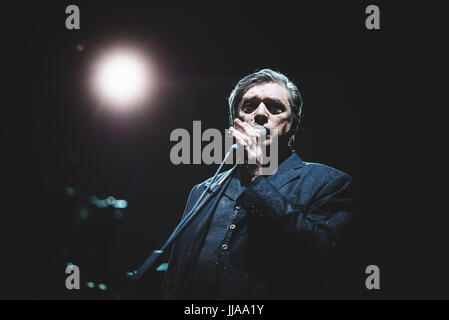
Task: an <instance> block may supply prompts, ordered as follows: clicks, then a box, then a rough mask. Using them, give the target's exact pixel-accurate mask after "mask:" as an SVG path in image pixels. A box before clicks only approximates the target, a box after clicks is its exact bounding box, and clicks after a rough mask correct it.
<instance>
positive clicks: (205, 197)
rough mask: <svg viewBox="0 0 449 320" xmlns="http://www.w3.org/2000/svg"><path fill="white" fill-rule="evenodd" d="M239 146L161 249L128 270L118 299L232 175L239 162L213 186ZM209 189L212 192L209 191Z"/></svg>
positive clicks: (133, 285)
mask: <svg viewBox="0 0 449 320" xmlns="http://www.w3.org/2000/svg"><path fill="white" fill-rule="evenodd" d="M238 148H239V146H238V145H237V144H234V145H232V146H231V148H230V149H229V151H228V152H227V153H226V155H225V157H224V159H223V161H222V162H221V164H220V166H219V167H218V169H217V171H216V172H215V174H214V176H213V178H212V181H211V182H210V184H209V185H208V186H207V188H206V189H205V190H204V192H203V193H202V194H201V196H200V197H199V199H198V200H197V201H196V202H195V204H194V206H193V207H192V209H191V210H190V211H189V212H188V213H187V214H186V215H185V216H184V217H183V219H182V220H181V222H180V223H179V224H178V225H177V226H176V228H175V229H174V231H173V232H172V234H171V235H170V237H169V238H168V239H167V241H165V243H164V244H163V245H162V247H161V248H160V249H159V250H154V251H153V252H152V253H151V254H150V255H149V256H148V258H147V259H146V260H145V262H144V263H143V264H142V265H141V266H140V267H139V268H138V269H137V270H134V271H131V272H127V273H126V276H127V277H128V278H130V279H131V280H132V282H131V284H130V285H129V286H128V287H127V288H126V289H125V290H124V291H123V293H122V294H119V295H116V298H117V299H123V298H126V296H128V294H129V293H130V292H131V291H132V290H133V289H134V288H135V286H136V285H137V282H138V280H140V279H141V278H142V276H143V275H144V274H145V272H146V271H147V270H148V269H150V268H151V267H152V266H153V265H154V264H155V263H156V261H157V260H158V258H159V257H160V256H161V255H162V254H163V253H164V251H165V250H166V249H167V248H168V247H169V246H170V245H171V244H172V243H173V242H174V241H175V240H176V239H177V238H178V237H179V235H180V234H181V233H182V232H183V231H184V229H185V228H186V227H187V225H188V224H189V223H190V222H191V221H192V220H193V218H195V216H196V215H197V214H198V213H199V212H200V211H201V209H202V208H203V207H204V205H205V204H206V203H207V202H208V201H209V199H210V198H211V197H212V196H213V195H214V194H215V192H216V191H218V190H219V189H220V188H221V187H222V185H223V182H224V181H225V180H227V178H229V177H230V176H231V174H232V173H233V172H234V170H235V168H236V167H237V164H236V165H234V167H232V169H231V170H229V172H228V173H227V174H226V175H225V176H224V177H223V178H222V179H221V180H220V181H219V182H218V183H217V186H216V188H215V189H214V188H212V185H213V184H214V182H215V180H217V176H218V174H219V172H220V171H221V168H222V167H223V165H224V164H225V162H226V160H227V159H228V157H229V156H230V155H231V154H232V151H233V150H234V149H238ZM211 189H212V190H211ZM209 190H211V192H209V193H207V192H208V191H209Z"/></svg>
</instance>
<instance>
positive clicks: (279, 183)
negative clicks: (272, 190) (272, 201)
mask: <svg viewBox="0 0 449 320" xmlns="http://www.w3.org/2000/svg"><path fill="white" fill-rule="evenodd" d="M303 166H304V162H303V161H302V160H301V158H300V157H299V156H298V154H297V153H296V152H294V153H292V154H291V155H290V156H289V157H288V158H287V159H285V160H284V161H283V162H282V163H281V164H280V165H279V167H278V170H277V171H276V173H275V174H273V175H271V176H268V178H267V179H268V181H269V182H270V183H271V184H272V185H273V186H275V187H276V188H277V189H280V188H282V187H283V186H285V185H286V184H288V183H289V182H290V181H292V180H294V179H296V178H297V177H298V176H299V172H300V170H299V169H300V168H301V167H303Z"/></svg>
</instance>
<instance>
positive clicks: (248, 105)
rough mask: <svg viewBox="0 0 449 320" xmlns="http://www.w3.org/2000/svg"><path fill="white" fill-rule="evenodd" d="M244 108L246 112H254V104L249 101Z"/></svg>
mask: <svg viewBox="0 0 449 320" xmlns="http://www.w3.org/2000/svg"><path fill="white" fill-rule="evenodd" d="M242 109H243V111H244V112H252V111H253V110H254V106H253V105H252V104H250V103H248V104H244V105H243V108H242Z"/></svg>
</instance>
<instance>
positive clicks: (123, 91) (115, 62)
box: [93, 49, 150, 108]
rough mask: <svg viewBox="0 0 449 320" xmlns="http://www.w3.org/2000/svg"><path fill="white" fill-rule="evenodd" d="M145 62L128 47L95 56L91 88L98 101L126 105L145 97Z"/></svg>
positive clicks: (146, 86) (112, 104) (111, 104)
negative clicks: (127, 48) (93, 89)
mask: <svg viewBox="0 0 449 320" xmlns="http://www.w3.org/2000/svg"><path fill="white" fill-rule="evenodd" d="M148 69H149V68H148V63H147V62H146V61H145V59H144V58H143V56H142V55H140V54H138V53H137V52H135V51H132V50H123V49H122V50H117V51H113V52H111V53H108V54H107V55H104V56H102V57H101V58H100V59H99V62H98V63H97V65H96V67H95V71H94V78H93V80H94V88H95V91H96V94H97V95H99V98H100V99H101V102H102V105H104V104H106V105H108V106H113V107H120V108H121V107H129V106H131V105H137V104H139V103H141V102H143V100H144V99H145V98H146V96H147V94H148V90H149V82H150V79H149V76H150V75H149V70H148Z"/></svg>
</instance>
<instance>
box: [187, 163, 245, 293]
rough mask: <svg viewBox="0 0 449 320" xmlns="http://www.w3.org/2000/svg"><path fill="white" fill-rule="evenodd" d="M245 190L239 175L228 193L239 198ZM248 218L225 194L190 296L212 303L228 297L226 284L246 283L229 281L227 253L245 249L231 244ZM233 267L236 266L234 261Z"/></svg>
mask: <svg viewBox="0 0 449 320" xmlns="http://www.w3.org/2000/svg"><path fill="white" fill-rule="evenodd" d="M245 189H246V188H245V187H244V186H242V185H241V183H240V177H239V173H238V171H237V172H236V173H235V174H234V175H233V177H232V180H231V181H230V183H229V185H228V186H227V189H226V190H227V191H228V193H232V194H238V195H240V194H241V193H242V192H243V191H244V190H245ZM245 215H246V212H245V210H244V209H243V208H242V207H241V205H238V204H236V203H235V201H233V199H231V198H229V197H228V196H226V193H225V194H224V196H223V197H222V198H221V199H220V201H219V203H218V206H217V209H216V210H215V213H214V215H213V217H212V220H211V223H210V226H209V230H208V232H207V236H206V239H205V242H204V245H203V247H202V249H201V253H200V255H199V258H198V262H197V265H196V270H195V275H194V276H193V281H192V288H191V292H190V294H191V296H192V298H198V299H209V298H216V297H223V295H226V292H223V290H222V288H223V287H225V286H226V285H225V283H226V281H231V280H232V281H234V282H242V281H243V282H244V279H240V280H237V279H235V278H234V279H230V276H229V275H228V272H229V270H232V265H233V263H231V262H230V261H228V258H229V256H228V254H227V253H228V252H229V251H230V250H232V251H235V250H237V251H238V250H239V248H235V246H236V245H238V246H241V245H242V243H241V242H237V243H232V240H233V238H235V234H236V233H239V232H241V231H242V228H244V226H243V225H242V224H241V221H242V218H243V217H244V216H245ZM231 246H232V247H231ZM234 263H236V262H235V261H234ZM241 263H242V262H239V263H237V264H241ZM243 285H244V286H246V283H243Z"/></svg>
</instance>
